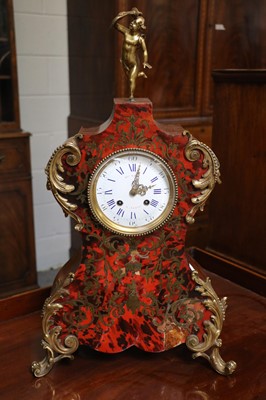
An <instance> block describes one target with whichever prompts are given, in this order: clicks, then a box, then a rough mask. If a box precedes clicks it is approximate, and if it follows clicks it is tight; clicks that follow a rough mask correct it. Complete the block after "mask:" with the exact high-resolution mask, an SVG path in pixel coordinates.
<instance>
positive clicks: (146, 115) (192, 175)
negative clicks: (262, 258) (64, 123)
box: [32, 99, 235, 376]
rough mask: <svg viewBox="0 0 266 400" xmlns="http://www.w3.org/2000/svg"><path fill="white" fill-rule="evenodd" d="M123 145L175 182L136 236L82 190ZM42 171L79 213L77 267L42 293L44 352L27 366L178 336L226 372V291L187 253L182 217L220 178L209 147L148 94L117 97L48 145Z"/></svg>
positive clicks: (157, 345) (67, 208)
mask: <svg viewBox="0 0 266 400" xmlns="http://www.w3.org/2000/svg"><path fill="white" fill-rule="evenodd" d="M128 148H131V149H134V148H135V149H145V150H149V151H151V152H153V153H155V154H157V155H159V156H160V157H162V158H163V159H164V160H165V161H166V163H167V164H168V165H169V166H170V167H171V169H172V171H173V172H174V175H175V177H176V180H177V185H178V200H177V204H176V207H175V209H174V212H173V214H172V216H171V218H170V219H169V220H168V221H167V222H166V223H165V224H164V225H163V226H162V227H161V228H159V229H157V230H156V231H154V232H152V233H149V234H146V235H142V236H134V237H129V236H123V235H119V234H116V233H113V232H110V231H109V230H107V229H106V228H104V227H103V226H102V225H101V224H100V223H99V222H97V221H96V220H95V218H94V217H93V214H92V212H91V210H90V208H89V204H88V197H87V190H88V180H89V178H90V176H91V174H92V172H93V170H94V169H95V167H96V166H97V165H98V164H99V163H100V162H101V161H102V160H103V159H104V157H106V156H109V155H110V154H111V153H113V152H116V151H118V150H122V149H128ZM46 173H47V175H48V188H49V189H51V190H52V192H53V194H54V196H55V198H56V200H57V201H58V203H59V204H60V206H61V207H62V208H63V210H64V212H65V213H66V214H67V215H70V216H71V217H73V218H74V219H75V220H76V222H77V224H76V229H77V230H78V231H80V234H81V236H82V257H81V262H80V265H79V266H78V268H77V270H76V271H75V273H70V274H66V276H64V274H63V279H62V273H61V275H60V279H56V280H55V283H54V287H53V290H52V294H51V296H50V297H49V298H48V299H47V300H46V302H45V305H44V310H43V331H44V341H43V346H44V348H45V349H46V352H47V355H46V357H45V358H44V359H43V360H42V361H41V362H34V363H33V364H32V369H33V372H34V374H35V375H36V376H43V375H45V374H46V373H47V372H49V371H50V369H51V368H52V366H53V364H54V363H55V362H56V361H58V360H59V359H61V358H63V357H70V358H72V354H73V353H74V352H75V351H76V350H77V348H78V347H79V345H88V346H90V347H91V348H94V349H95V350H98V351H102V352H107V353H116V352H120V351H123V350H125V349H127V348H129V347H131V346H137V347H138V348H140V349H142V350H144V351H149V352H161V351H164V350H167V349H170V348H173V347H175V346H177V345H180V344H182V343H186V344H187V346H188V348H189V349H190V350H192V351H193V352H194V357H197V356H203V357H204V358H207V359H208V360H209V362H210V363H211V364H212V365H213V367H214V368H215V369H216V370H217V371H218V372H220V373H222V374H229V373H232V372H233V370H234V369H235V363H234V362H231V361H229V362H228V363H225V362H224V361H223V360H222V359H221V357H220V355H219V351H218V347H220V345H221V340H220V339H218V337H219V335H220V331H221V328H222V323H223V319H224V312H225V308H226V302H225V298H224V299H221V300H220V299H219V298H218V297H217V295H216V293H215V292H214V290H213V288H212V286H211V283H210V281H209V279H208V278H207V279H206V280H204V279H205V278H203V277H202V276H201V275H200V273H198V272H196V271H195V269H194V267H193V266H192V265H191V263H190V262H189V260H188V258H187V255H186V252H185V237H186V231H187V225H188V223H193V221H194V218H193V216H194V214H195V213H196V211H197V210H198V209H199V208H203V206H204V204H205V202H206V200H207V198H208V196H209V194H210V192H211V191H212V189H213V187H214V185H215V183H216V182H217V181H219V162H218V160H217V158H216V157H215V155H214V154H213V152H212V151H211V150H210V149H209V148H208V147H207V146H206V145H204V144H203V143H201V142H199V141H197V140H196V139H194V138H193V137H192V136H191V135H190V134H189V132H187V131H184V130H183V129H182V128H181V127H180V126H177V127H171V128H170V127H169V126H161V125H159V124H158V123H156V122H155V121H154V119H153V115H152V103H151V102H150V101H149V100H148V99H135V101H129V100H126V99H115V102H114V110H113V114H112V116H111V117H110V118H109V120H108V121H107V122H105V123H104V124H103V125H101V126H99V127H97V128H90V129H81V130H80V132H79V133H78V134H77V135H75V136H74V137H72V138H70V139H68V140H67V141H66V142H65V143H64V144H63V145H62V146H61V147H59V148H58V149H57V150H56V151H55V152H54V153H53V155H52V157H51V159H50V161H49V163H48V165H47V168H46ZM207 351H209V353H210V354H207Z"/></svg>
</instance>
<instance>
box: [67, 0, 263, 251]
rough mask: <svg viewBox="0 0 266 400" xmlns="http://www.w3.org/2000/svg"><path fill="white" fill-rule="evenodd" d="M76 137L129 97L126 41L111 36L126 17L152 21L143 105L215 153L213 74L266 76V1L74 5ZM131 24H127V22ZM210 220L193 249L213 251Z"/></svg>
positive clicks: (118, 0)
mask: <svg viewBox="0 0 266 400" xmlns="http://www.w3.org/2000/svg"><path fill="white" fill-rule="evenodd" d="M67 5H68V34H69V73H70V108H71V115H70V117H69V135H70V136H72V135H73V134H74V133H76V132H78V131H79V129H80V127H81V126H83V127H88V126H93V125H94V126H96V125H98V124H100V123H101V122H103V121H104V120H106V119H107V118H108V117H109V115H110V113H111V110H112V106H113V98H114V97H127V96H128V89H127V82H126V80H125V77H124V73H123V70H122V66H121V63H120V58H121V45H122V40H123V37H122V35H121V34H120V33H119V32H117V31H116V30H115V29H110V24H111V21H112V19H113V18H114V16H116V15H117V14H118V12H120V11H124V10H130V9H131V8H132V7H137V8H138V9H139V10H141V11H142V12H143V14H144V17H145V21H146V26H147V31H146V32H145V35H146V43H147V48H148V53H149V63H150V64H151V65H152V66H153V68H152V69H151V70H149V71H148V79H143V80H141V78H139V80H138V84H137V90H136V93H135V94H136V97H148V98H149V99H150V100H151V101H152V102H153V105H154V116H155V119H157V120H159V121H161V122H164V123H173V124H180V125H182V126H183V127H184V128H185V129H188V130H189V131H190V132H191V133H192V135H193V136H194V137H196V138H197V139H199V140H201V141H203V142H204V143H206V144H207V145H209V146H211V139H212V110H213V84H212V77H211V72H212V70H213V68H216V69H218V68H219V69H220V68H247V69H248V68H266V42H265V40H264V36H265V33H264V25H265V23H264V21H265V19H266V2H265V0H256V2H251V1H250V0H239V1H231V0H224V1H219V0H202V1H198V0H187V1H183V0H175V1H173V0H101V1H99V2H95V1H93V0H68V1H67ZM121 23H125V24H127V21H126V20H125V21H123V20H122V21H121ZM208 226H209V224H208V213H207V212H204V213H203V214H199V215H198V216H197V218H196V223H195V224H194V225H193V226H191V228H190V230H189V234H188V244H189V245H193V244H194V245H199V246H203V247H204V246H205V245H206V244H207V243H208Z"/></svg>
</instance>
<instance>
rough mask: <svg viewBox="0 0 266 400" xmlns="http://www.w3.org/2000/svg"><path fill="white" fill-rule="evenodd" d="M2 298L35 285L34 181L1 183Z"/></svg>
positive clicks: (0, 286) (0, 242)
mask: <svg viewBox="0 0 266 400" xmlns="http://www.w3.org/2000/svg"><path fill="white" fill-rule="evenodd" d="M0 204H1V213H0V226H1V229H0V260H1V268H0V296H2V295H3V294H4V293H7V292H9V291H13V290H16V289H18V288H21V287H30V286H35V284H36V271H35V257H34V254H35V252H34V240H33V220H32V217H31V215H32V200H31V184H30V180H25V181H17V182H10V183H9V182H5V183H1V184H0Z"/></svg>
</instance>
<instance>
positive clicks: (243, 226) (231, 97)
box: [208, 70, 266, 276]
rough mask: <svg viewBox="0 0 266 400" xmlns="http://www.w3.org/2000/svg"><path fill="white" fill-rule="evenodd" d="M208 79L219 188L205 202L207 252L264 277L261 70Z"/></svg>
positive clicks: (264, 88)
mask: <svg viewBox="0 0 266 400" xmlns="http://www.w3.org/2000/svg"><path fill="white" fill-rule="evenodd" d="M213 77H214V83H215V100H214V117H213V138H212V142H213V150H214V152H215V153H216V155H217V156H218V158H219V160H220V162H221V174H222V181H223V183H222V185H219V186H218V187H217V188H215V191H214V193H213V196H212V198H211V218H210V224H211V232H212V233H211V237H210V242H209V246H208V247H209V249H210V250H212V251H214V252H215V253H216V254H218V255H221V256H223V257H225V258H228V259H229V260H231V261H233V262H235V263H239V264H242V265H243V266H244V267H245V268H249V269H250V270H251V271H254V273H261V274H263V275H264V276H266V258H265V221H266V208H265V193H263V188H265V182H266V163H265V145H266V140H265V126H266V114H265V109H266V70H221V71H215V72H214V74H213Z"/></svg>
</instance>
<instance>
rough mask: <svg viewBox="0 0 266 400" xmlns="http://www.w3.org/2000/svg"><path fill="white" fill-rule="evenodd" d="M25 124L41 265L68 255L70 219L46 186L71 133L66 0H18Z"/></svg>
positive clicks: (54, 264) (53, 264)
mask: <svg viewBox="0 0 266 400" xmlns="http://www.w3.org/2000/svg"><path fill="white" fill-rule="evenodd" d="M13 4H14V14H15V15H14V16H15V31H16V47H17V63H18V79H19V95H20V114H21V126H22V128H23V129H24V130H27V131H29V132H31V133H32V137H31V162H32V175H33V198H34V219H35V239H36V252H37V269H38V270H43V269H48V268H50V267H57V266H59V265H62V264H63V263H64V262H65V261H66V260H67V259H68V251H69V246H70V223H69V219H66V218H65V217H64V216H63V213H62V211H61V209H60V207H59V206H58V204H57V203H56V202H55V200H54V198H53V196H52V194H51V192H48V191H47V190H46V176H45V173H44V168H45V166H46V163H47V161H48V160H49V158H50V156H51V154H52V152H53V150H54V149H55V148H56V147H57V146H59V145H61V144H62V143H63V142H64V141H65V139H66V137H67V117H68V114H69V82H68V39H67V7H66V0H56V1H54V0H34V1H31V0H14V2H13Z"/></svg>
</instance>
